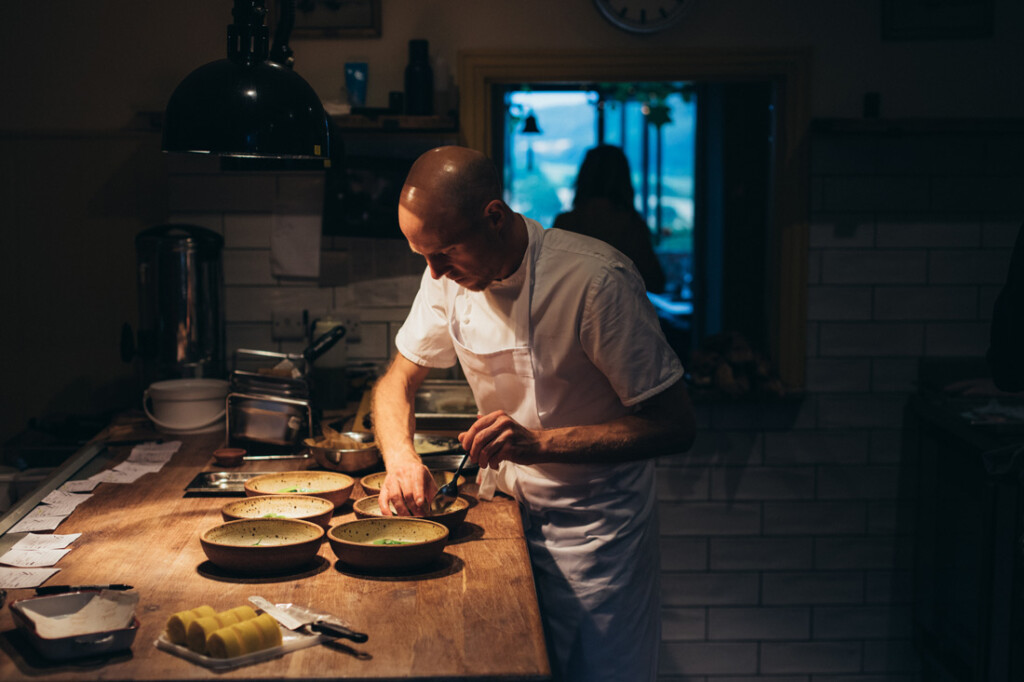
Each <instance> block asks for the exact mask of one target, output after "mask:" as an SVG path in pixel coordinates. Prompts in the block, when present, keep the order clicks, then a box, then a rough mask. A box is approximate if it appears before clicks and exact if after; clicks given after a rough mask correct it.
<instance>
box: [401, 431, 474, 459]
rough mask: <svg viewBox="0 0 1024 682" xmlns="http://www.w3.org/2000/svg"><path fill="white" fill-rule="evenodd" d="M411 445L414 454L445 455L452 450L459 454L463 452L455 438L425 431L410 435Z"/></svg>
mask: <svg viewBox="0 0 1024 682" xmlns="http://www.w3.org/2000/svg"><path fill="white" fill-rule="evenodd" d="M412 444H413V447H414V448H416V454H418V455H420V456H421V457H423V456H430V455H447V454H451V453H453V452H457V453H459V454H461V453H462V452H464V450H463V449H462V446H461V445H459V440H458V439H457V438H448V437H447V436H433V435H430V434H427V433H417V434H414V435H413V437H412Z"/></svg>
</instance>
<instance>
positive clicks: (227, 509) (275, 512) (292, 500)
mask: <svg viewBox="0 0 1024 682" xmlns="http://www.w3.org/2000/svg"><path fill="white" fill-rule="evenodd" d="M220 513H221V516H223V517H224V520H225V521H237V520H238V519H267V518H271V519H279V518H286V519H301V520H303V521H311V522H313V523H315V524H317V525H318V526H321V527H323V529H324V530H325V531H326V530H327V528H328V527H329V526H330V524H331V516H332V515H333V514H334V503H333V502H331V501H330V500H325V499H323V498H322V497H312V496H310V495H260V496H258V497H246V498H244V499H241V500H235V501H234V502H228V503H227V504H226V505H224V506H223V507H221V510H220Z"/></svg>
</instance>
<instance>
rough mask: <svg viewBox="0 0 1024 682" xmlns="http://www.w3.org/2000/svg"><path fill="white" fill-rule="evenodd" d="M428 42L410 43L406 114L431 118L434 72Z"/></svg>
mask: <svg viewBox="0 0 1024 682" xmlns="http://www.w3.org/2000/svg"><path fill="white" fill-rule="evenodd" d="M427 47H428V43H427V41H426V40H410V41H409V65H408V66H406V67H405V113H406V114H408V115H410V116H431V115H433V113H434V72H433V70H432V69H431V68H430V58H429V55H428V52H427Z"/></svg>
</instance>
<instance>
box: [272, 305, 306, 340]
mask: <svg viewBox="0 0 1024 682" xmlns="http://www.w3.org/2000/svg"><path fill="white" fill-rule="evenodd" d="M270 338H272V339H273V340H275V341H304V340H305V338H306V312H305V311H298V312H292V311H284V310H275V311H273V312H272V313H271V314H270Z"/></svg>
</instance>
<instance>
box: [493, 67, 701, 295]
mask: <svg viewBox="0 0 1024 682" xmlns="http://www.w3.org/2000/svg"><path fill="white" fill-rule="evenodd" d="M500 97H501V102H500V110H501V111H503V112H504V120H503V126H502V131H501V136H502V139H501V140H500V144H497V145H495V147H496V148H499V149H501V150H502V152H501V153H500V154H498V156H499V157H500V159H501V165H502V171H503V174H504V183H505V195H506V196H505V199H506V201H507V202H508V203H509V205H510V206H511V207H512V209H513V210H515V211H517V212H519V213H522V214H524V215H527V216H530V217H531V218H534V219H535V220H537V221H538V222H540V223H541V224H542V225H544V226H545V227H550V226H551V225H552V224H554V222H555V218H556V217H557V216H558V215H559V214H560V213H563V212H567V211H570V210H571V209H572V206H573V198H574V195H575V182H576V177H577V173H578V171H579V168H580V165H581V163H582V162H583V158H584V156H585V154H586V152H587V151H588V150H590V149H591V148H593V147H594V146H596V145H598V144H609V145H614V146H617V147H620V148H621V149H622V150H623V152H624V153H625V155H626V158H627V160H628V161H629V166H630V170H631V176H632V177H631V179H632V184H633V188H634V208H635V209H636V210H637V212H638V213H639V214H640V215H641V216H642V217H643V219H644V221H645V222H646V224H647V227H648V229H649V231H650V239H651V242H652V244H653V245H654V248H655V252H656V253H657V255H658V260H659V261H660V263H661V266H662V270H663V271H664V272H665V275H666V286H665V291H664V294H663V295H661V296H652V300H654V301H655V303H656V304H658V305H660V306H661V308H662V310H663V311H665V312H666V313H668V314H675V315H688V314H689V313H691V312H692V310H693V307H692V297H693V291H692V286H691V285H692V282H693V248H694V239H693V228H694V167H695V133H696V101H695V89H694V87H693V86H692V85H691V84H689V83H683V82H669V83H659V82H625V83H591V84H583V85H578V86H571V85H567V84H554V85H548V84H532V85H529V86H521V85H520V86H510V87H507V88H504V89H502V91H501V93H500Z"/></svg>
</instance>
